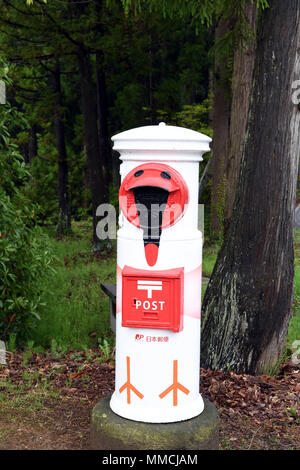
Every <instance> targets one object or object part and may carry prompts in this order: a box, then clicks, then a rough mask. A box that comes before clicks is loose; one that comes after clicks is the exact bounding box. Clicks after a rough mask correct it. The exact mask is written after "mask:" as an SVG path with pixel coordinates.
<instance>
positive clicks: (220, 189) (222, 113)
mask: <svg viewBox="0 0 300 470" xmlns="http://www.w3.org/2000/svg"><path fill="white" fill-rule="evenodd" d="M228 31H229V26H228V22H227V21H225V20H220V21H219V23H218V25H217V27H216V31H215V39H216V41H218V40H219V39H220V38H222V37H223V36H224V35H225V34H226V33H228ZM229 125H230V84H229V79H228V71H227V57H224V55H223V54H222V53H220V52H219V51H218V50H217V51H216V55H215V77H214V110H213V132H214V139H213V148H212V150H213V154H212V187H211V213H210V231H211V236H212V237H213V238H215V237H218V236H219V235H221V234H222V233H223V212H224V205H225V191H226V179H225V168H226V161H227V158H228V149H229Z"/></svg>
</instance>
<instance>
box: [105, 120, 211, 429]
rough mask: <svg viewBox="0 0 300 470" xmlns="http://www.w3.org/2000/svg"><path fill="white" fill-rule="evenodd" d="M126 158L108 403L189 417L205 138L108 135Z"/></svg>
mask: <svg viewBox="0 0 300 470" xmlns="http://www.w3.org/2000/svg"><path fill="white" fill-rule="evenodd" d="M112 140H113V142H114V147H113V148H114V150H117V151H118V152H119V153H120V158H121V160H122V164H121V168H120V172H121V180H122V183H121V187H120V193H119V200H120V209H121V211H120V220H119V226H120V229H119V230H118V248H117V263H118V266H117V307H116V387H115V392H114V393H113V396H112V398H111V402H110V406H111V409H112V410H113V411H114V412H115V413H116V414H118V415H120V416H122V417H124V418H128V419H132V420H136V421H144V422H148V423H167V422H175V421H182V420H186V419H190V418H193V417H195V416H197V415H199V414H200V413H201V412H202V411H203V406H204V405H203V400H202V397H201V394H200V393H199V371H200V312H201V264H202V235H201V232H200V231H199V230H198V228H197V222H198V181H199V161H201V160H202V155H203V153H205V152H207V151H209V142H210V141H211V139H210V138H209V137H207V136H206V135H203V134H200V133H199V132H195V131H192V130H188V129H185V128H181V127H175V126H166V125H165V124H164V123H160V124H159V125H158V126H145V127H139V128H136V129H132V130H129V131H126V132H122V133H120V134H118V135H115V136H114V137H113V138H112Z"/></svg>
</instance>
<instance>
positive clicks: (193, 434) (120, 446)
mask: <svg viewBox="0 0 300 470" xmlns="http://www.w3.org/2000/svg"><path fill="white" fill-rule="evenodd" d="M110 398H111V395H109V396H107V397H105V398H103V399H102V400H100V401H99V402H98V403H97V404H96V406H95V407H94V409H93V411H92V420H91V441H90V447H91V449H95V450H218V448H219V415H218V412H217V409H216V407H215V406H214V405H213V404H212V403H211V402H210V401H208V400H207V399H206V398H205V397H203V398H204V411H203V412H202V413H201V414H200V415H199V416H196V418H192V419H189V420H187V421H180V422H178V423H166V424H152V423H151V424H150V423H142V422H139V421H131V420H129V419H125V418H121V417H120V416H118V415H116V414H115V413H113V412H112V410H111V409H110V406H109V402H110Z"/></svg>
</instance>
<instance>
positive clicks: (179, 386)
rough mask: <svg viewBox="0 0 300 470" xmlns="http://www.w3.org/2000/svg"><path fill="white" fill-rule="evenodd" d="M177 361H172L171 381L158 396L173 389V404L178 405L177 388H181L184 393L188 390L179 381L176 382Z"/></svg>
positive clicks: (164, 394)
mask: <svg viewBox="0 0 300 470" xmlns="http://www.w3.org/2000/svg"><path fill="white" fill-rule="evenodd" d="M177 379H178V361H177V360H176V361H173V383H172V385H170V387H168V388H167V389H166V390H165V391H164V392H162V393H161V394H160V395H159V398H164V397H165V396H166V395H168V393H170V392H172V390H173V406H177V405H178V390H181V392H183V393H185V394H186V395H188V394H189V393H190V391H189V390H188V389H187V388H186V387H184V386H183V385H181V383H179V382H178V380H177Z"/></svg>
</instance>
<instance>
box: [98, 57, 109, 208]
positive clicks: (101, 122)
mask: <svg viewBox="0 0 300 470" xmlns="http://www.w3.org/2000/svg"><path fill="white" fill-rule="evenodd" d="M102 62H103V61H102V54H101V53H97V54H96V79H97V111H98V135H99V152H100V154H101V156H102V161H103V163H104V166H103V177H104V190H105V198H106V200H107V201H108V199H109V183H110V180H111V172H112V165H111V147H110V140H109V134H108V122H107V121H108V109H107V96H106V80H105V73H104V70H103V63H102Z"/></svg>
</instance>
